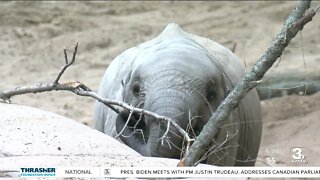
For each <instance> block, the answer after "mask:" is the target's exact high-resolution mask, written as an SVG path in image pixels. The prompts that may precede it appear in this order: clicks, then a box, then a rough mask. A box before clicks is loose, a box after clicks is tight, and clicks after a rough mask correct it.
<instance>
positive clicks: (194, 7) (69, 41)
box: [0, 1, 320, 166]
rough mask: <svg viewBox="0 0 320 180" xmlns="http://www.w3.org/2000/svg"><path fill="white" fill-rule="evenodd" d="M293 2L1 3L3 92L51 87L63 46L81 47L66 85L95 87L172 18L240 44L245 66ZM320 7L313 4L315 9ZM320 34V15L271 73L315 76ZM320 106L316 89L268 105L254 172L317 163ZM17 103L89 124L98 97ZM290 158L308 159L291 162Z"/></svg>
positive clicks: (55, 95) (61, 95) (53, 96)
mask: <svg viewBox="0 0 320 180" xmlns="http://www.w3.org/2000/svg"><path fill="white" fill-rule="evenodd" d="M296 3H297V2H295V1H286V2H275V1H272V2H264V1H258V2H254V1H250V2H244V1H241V2H231V1H223V2H218V1H217V2H214V1H213V2H209V1H207V2H200V1H197V2H176V1H170V2H164V1H161V2H151V1H148V2H129V1H122V2H116V1H111V2H45V1H44V2H0V24H1V26H0V58H1V60H0V77H1V82H0V90H5V89H12V88H14V87H17V86H25V85H32V84H35V83H38V82H50V81H52V80H53V79H54V78H55V76H56V75H57V73H58V71H59V70H60V68H61V67H62V66H63V63H64V56H63V48H64V47H67V49H68V52H69V53H70V56H71V52H72V49H73V44H74V43H75V42H76V41H79V49H78V54H77V61H76V63H75V64H74V65H73V66H72V67H71V68H70V69H68V70H67V72H66V73H65V74H64V76H63V78H62V81H65V80H71V79H74V80H79V81H81V82H83V83H84V84H86V85H88V86H89V87H90V88H92V89H93V90H97V89H98V86H99V82H100V79H101V77H102V75H103V73H104V71H105V70H106V68H107V66H108V64H109V63H110V62H111V61H112V59H113V58H115V57H116V56H117V55H118V54H120V53H121V52H123V51H124V50H126V49H128V48H130V47H132V46H135V45H137V44H139V43H142V42H144V41H146V40H149V39H152V38H153V37H155V36H156V35H158V34H159V33H160V32H161V30H162V29H163V28H164V27H165V26H166V25H167V24H168V23H170V22H175V23H177V24H179V25H180V26H182V28H184V29H185V30H187V31H189V32H191V33H194V34H197V35H200V36H204V37H208V38H210V39H212V40H215V41H217V42H219V43H221V44H222V45H224V46H226V47H228V48H232V47H233V45H234V44H235V43H236V50H235V53H236V55H237V56H238V57H239V58H240V59H241V61H242V62H243V63H244V64H245V66H246V68H247V69H248V70H249V69H250V67H252V65H253V64H254V62H255V61H256V59H257V58H258V57H259V56H260V55H261V54H262V53H263V52H264V51H265V50H266V48H267V47H268V46H269V45H270V44H271V42H272V40H273V39H274V37H275V36H276V34H277V33H278V32H279V31H280V29H281V28H282V25H283V22H284V20H285V19H286V18H287V16H288V14H289V13H290V11H291V10H292V9H293V8H294V7H295V5H296ZM319 5H320V2H313V4H312V8H314V7H317V6H319ZM319 32H320V16H319V15H316V16H315V17H314V19H313V21H312V22H311V23H309V24H308V25H307V26H306V27H305V28H304V30H303V32H302V33H301V34H298V35H297V37H296V38H295V39H294V40H293V41H292V42H291V43H290V45H289V47H288V48H287V49H286V50H285V51H284V53H283V56H282V57H281V62H280V63H278V65H277V66H274V67H273V68H272V69H271V70H270V72H269V73H268V74H273V75H274V74H277V73H280V74H281V73H286V72H291V73H303V74H307V75H308V74H309V73H312V72H318V71H319V67H320V66H319V65H320V51H319V49H320V36H319ZM306 72H307V73H306ZM266 79H267V77H266ZM319 100H320V93H317V94H315V95H312V96H298V95H292V96H286V97H281V98H274V99H271V100H265V101H262V107H263V124H264V125H263V138H262V144H261V148H260V154H259V158H258V162H257V166H266V165H271V166H281V165H288V166H296V165H318V166H319V165H320V140H319V137H320V131H319V128H320V121H319V117H320V110H319V108H320V101H319ZM13 102H14V103H18V104H24V105H30V106H34V107H38V108H40V109H45V110H49V111H52V112H55V113H57V114H61V115H64V116H67V117H70V118H73V119H75V120H77V121H79V122H81V123H86V124H88V125H89V126H91V125H92V117H93V109H94V101H93V100H92V99H90V98H84V97H79V96H75V95H74V94H71V93H68V92H48V93H43V94H36V95H23V96H18V97H14V98H13ZM293 148H300V149H293ZM300 150H301V154H299V152H298V151H300ZM303 155H304V156H303ZM293 156H294V157H297V160H296V161H303V162H295V163H293V162H291V160H293ZM298 156H299V157H298ZM304 160H306V161H304Z"/></svg>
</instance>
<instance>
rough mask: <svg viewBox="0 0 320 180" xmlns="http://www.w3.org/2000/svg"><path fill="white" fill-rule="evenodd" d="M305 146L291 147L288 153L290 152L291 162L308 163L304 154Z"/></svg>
mask: <svg viewBox="0 0 320 180" xmlns="http://www.w3.org/2000/svg"><path fill="white" fill-rule="evenodd" d="M305 152H306V150H305V148H301V147H294V148H291V150H290V153H291V157H292V159H291V162H292V163H304V164H306V163H308V161H307V157H306V155H305Z"/></svg>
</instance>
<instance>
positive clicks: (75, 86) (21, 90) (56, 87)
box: [0, 42, 193, 142]
mask: <svg viewBox="0 0 320 180" xmlns="http://www.w3.org/2000/svg"><path fill="white" fill-rule="evenodd" d="M77 49H78V42H76V43H75V47H74V51H73V57H72V60H71V61H70V62H69V61H68V56H67V53H66V49H64V55H65V63H66V64H65V65H64V66H63V68H62V69H61V70H60V72H59V74H58V75H57V77H56V78H55V80H54V81H53V82H52V83H48V84H43V83H40V84H38V85H33V86H29V87H17V88H15V89H13V90H7V91H3V92H0V99H2V100H4V101H5V102H10V98H11V97H13V96H16V95H21V94H28V93H34V94H36V93H42V92H47V91H69V92H72V93H75V94H77V95H79V96H86V97H91V98H93V99H96V100H97V101H99V102H101V103H103V104H104V105H106V106H108V107H109V108H110V109H112V110H113V111H114V112H116V113H119V112H120V110H119V109H117V108H115V107H114V106H120V107H122V108H124V109H127V110H128V111H130V114H132V113H140V114H141V115H142V114H144V115H148V116H152V117H154V118H155V119H157V120H159V121H160V120H164V121H167V122H168V124H169V123H170V124H172V125H173V126H174V127H175V128H176V129H177V130H178V131H179V133H180V134H181V135H182V136H183V137H184V138H185V139H186V141H187V142H191V141H193V139H191V138H190V137H189V135H188V133H187V132H186V131H185V130H184V129H182V128H181V127H180V126H179V125H178V124H177V123H176V122H175V121H173V120H172V119H171V118H168V117H165V116H160V115H158V114H155V113H153V112H151V111H147V110H144V109H140V108H136V107H132V106H130V105H128V104H126V103H124V102H120V101H117V100H112V99H105V98H103V97H101V96H99V95H98V94H97V93H95V92H93V91H91V90H90V88H88V87H87V86H86V85H84V84H83V83H81V82H78V81H69V82H66V83H59V80H60V78H61V76H62V75H63V73H64V72H65V70H66V69H67V68H68V67H70V66H71V65H72V64H73V63H74V62H75V59H76V54H77ZM129 119H130V118H129ZM127 123H128V121H127ZM127 123H126V124H127ZM166 133H167V132H166ZM120 134H121V133H120Z"/></svg>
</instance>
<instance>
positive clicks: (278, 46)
mask: <svg viewBox="0 0 320 180" xmlns="http://www.w3.org/2000/svg"><path fill="white" fill-rule="evenodd" d="M309 6H310V0H308V1H304V0H301V1H300V2H299V3H298V5H297V7H296V8H295V9H294V10H293V11H292V13H291V14H290V16H289V17H288V19H287V20H286V22H285V24H284V27H283V29H282V30H281V32H280V33H279V34H278V36H277V37H276V39H275V40H274V42H273V44H272V45H271V47H269V48H268V50H267V51H266V52H265V53H264V54H263V55H262V56H261V57H260V58H259V60H258V61H257V62H256V64H255V65H254V67H253V68H252V70H251V71H250V72H249V73H247V74H246V75H245V77H244V78H243V79H242V80H241V81H240V82H239V83H238V84H237V85H236V87H235V88H234V90H233V91H232V92H231V93H230V94H229V95H228V96H227V97H226V99H225V100H224V101H223V102H222V103H221V104H220V106H219V107H218V109H217V110H216V111H215V113H214V114H213V115H212V116H211V118H210V119H209V121H208V122H207V124H206V125H205V126H204V127H203V130H202V131H201V133H200V134H199V136H198V137H197V138H196V140H195V141H194V143H193V144H192V145H191V147H190V149H189V153H187V154H185V157H184V158H183V159H182V160H181V161H180V163H179V166H193V165H195V163H196V162H197V161H198V160H199V159H200V158H201V156H202V155H203V154H205V152H206V151H207V150H208V149H209V148H210V146H211V144H210V143H211V141H208V139H213V137H214V136H215V135H216V134H217V133H218V131H219V128H220V127H221V126H222V125H223V122H224V121H225V119H227V118H228V116H229V114H230V113H231V112H232V110H233V109H235V108H236V107H237V106H238V102H239V101H241V99H243V97H244V96H245V95H246V93H248V92H249V91H250V90H251V89H253V88H254V86H252V82H259V80H260V79H261V78H262V77H263V76H264V74H265V73H266V72H267V71H268V70H269V68H270V67H271V66H272V65H273V64H274V62H276V60H277V59H278V58H279V57H280V56H281V54H282V52H283V50H284V49H285V47H286V46H287V45H288V44H289V42H290V40H291V39H292V38H293V37H295V35H296V34H297V33H298V32H299V31H300V30H301V29H302V28H303V26H304V25H305V24H307V23H308V22H310V21H311V20H312V17H313V16H314V15H315V12H316V10H313V11H311V12H309V13H308V14H306V15H305V16H303V14H304V12H305V11H306V10H307V9H308V8H309ZM250 84H251V85H250ZM253 84H255V83H253Z"/></svg>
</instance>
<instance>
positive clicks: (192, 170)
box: [20, 167, 320, 178]
mask: <svg viewBox="0 0 320 180" xmlns="http://www.w3.org/2000/svg"><path fill="white" fill-rule="evenodd" d="M20 176H21V177H114V178H121V177H141V178H149V177H301V178H302V177H310V178H315V177H320V167H205V168H202V167H201V168H199V167H56V168H47V167H46V168H41V167H38V168H36V167H34V168H30V167H28V168H20Z"/></svg>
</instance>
